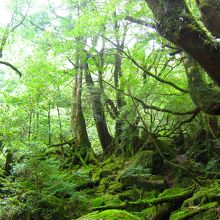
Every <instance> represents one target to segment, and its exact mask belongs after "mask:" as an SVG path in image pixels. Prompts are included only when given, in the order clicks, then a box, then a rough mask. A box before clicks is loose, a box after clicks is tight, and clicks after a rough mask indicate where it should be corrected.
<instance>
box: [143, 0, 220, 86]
mask: <svg viewBox="0 0 220 220" xmlns="http://www.w3.org/2000/svg"><path fill="white" fill-rule="evenodd" d="M145 1H146V2H147V4H148V6H149V8H150V9H151V11H152V12H153V14H154V16H155V18H156V20H157V24H158V25H157V29H158V32H159V33H160V34H161V35H162V36H163V37H165V38H166V39H168V40H169V41H171V42H172V43H174V44H176V45H177V46H179V47H182V48H183V49H184V50H185V51H186V52H187V53H188V54H189V55H191V56H192V57H193V58H194V59H195V60H196V61H197V62H198V63H199V64H200V65H201V66H202V67H203V68H204V69H205V70H206V71H207V73H208V74H209V75H210V77H211V78H212V79H213V80H215V81H216V82H217V83H218V84H220V62H219V60H220V46H219V45H218V44H217V43H216V41H215V40H214V39H213V38H211V37H210V35H209V34H208V33H207V31H206V30H204V29H203V28H202V27H201V26H200V25H199V23H198V22H197V21H196V20H195V18H194V17H193V16H192V14H191V13H190V11H189V9H188V8H187V5H186V3H185V1H184V0H163V1H161V0H145ZM206 1H208V0H206ZM212 2H215V4H214V5H213V7H214V6H216V5H219V3H217V2H218V1H215V0H213V1H212ZM212 22H214V24H215V23H218V22H219V20H216V19H215V20H212Z"/></svg>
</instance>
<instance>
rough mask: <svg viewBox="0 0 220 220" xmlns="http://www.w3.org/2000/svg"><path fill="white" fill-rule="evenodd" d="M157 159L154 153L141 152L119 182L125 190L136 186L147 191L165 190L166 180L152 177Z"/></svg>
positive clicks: (120, 177) (122, 174) (121, 175)
mask: <svg viewBox="0 0 220 220" xmlns="http://www.w3.org/2000/svg"><path fill="white" fill-rule="evenodd" d="M156 159H157V158H156V154H155V152H154V151H149V150H148V151H141V152H139V153H138V154H137V155H136V156H135V158H134V160H133V162H132V163H131V164H130V165H129V166H128V167H127V168H125V169H124V170H123V171H122V172H121V174H120V175H119V177H118V180H119V181H121V182H122V183H123V185H124V187H125V188H130V187H134V186H136V187H138V188H143V189H145V190H153V189H158V190H162V189H164V188H165V187H166V182H165V180H164V178H163V177H160V176H155V175H152V172H153V170H154V168H155V164H156V163H157V161H156Z"/></svg>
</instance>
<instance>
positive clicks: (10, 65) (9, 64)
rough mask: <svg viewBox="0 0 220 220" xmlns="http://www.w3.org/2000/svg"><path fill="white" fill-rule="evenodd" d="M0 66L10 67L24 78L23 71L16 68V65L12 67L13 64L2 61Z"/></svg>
mask: <svg viewBox="0 0 220 220" xmlns="http://www.w3.org/2000/svg"><path fill="white" fill-rule="evenodd" d="M0 64H3V65H5V66H8V67H10V68H11V69H13V70H14V71H15V72H16V73H17V74H18V75H19V76H20V77H22V73H21V71H19V70H18V68H16V67H15V66H14V65H12V64H11V63H8V62H6V61H0Z"/></svg>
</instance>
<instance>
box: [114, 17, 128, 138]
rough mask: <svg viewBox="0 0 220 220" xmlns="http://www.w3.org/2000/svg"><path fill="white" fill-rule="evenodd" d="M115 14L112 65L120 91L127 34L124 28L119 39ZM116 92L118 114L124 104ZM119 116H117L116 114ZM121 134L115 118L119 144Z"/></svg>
mask: <svg viewBox="0 0 220 220" xmlns="http://www.w3.org/2000/svg"><path fill="white" fill-rule="evenodd" d="M116 19H117V18H116V13H115V24H114V32H115V38H116V45H117V48H116V51H115V63H114V67H115V69H114V86H115V88H116V89H119V90H121V88H120V87H121V86H120V78H121V77H122V71H121V64H122V50H123V49H124V44H125V37H126V32H127V26H126V25H125V26H124V30H123V31H124V32H123V35H122V38H121V39H120V36H119V33H120V25H119V22H118V21H117V20H116ZM119 90H116V104H117V111H118V113H120V111H121V109H122V107H123V106H124V104H125V101H124V98H123V94H122V92H121V91H119ZM118 116H119V114H118ZM121 132H122V120H121V119H120V118H119V117H118V118H116V125H115V139H116V140H117V141H118V142H120V135H121Z"/></svg>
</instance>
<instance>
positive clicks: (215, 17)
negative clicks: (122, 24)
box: [196, 0, 220, 38]
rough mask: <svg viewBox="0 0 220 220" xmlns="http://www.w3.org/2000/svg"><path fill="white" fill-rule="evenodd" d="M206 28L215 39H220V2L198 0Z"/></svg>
mask: <svg viewBox="0 0 220 220" xmlns="http://www.w3.org/2000/svg"><path fill="white" fill-rule="evenodd" d="M196 3H197V5H198V7H199V9H200V12H201V15H202V21H203V24H204V25H205V27H206V28H207V29H208V30H209V31H210V32H211V33H212V35H213V36H215V37H218V38H219V37H220V22H219V21H220V1H216V0H196Z"/></svg>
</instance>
